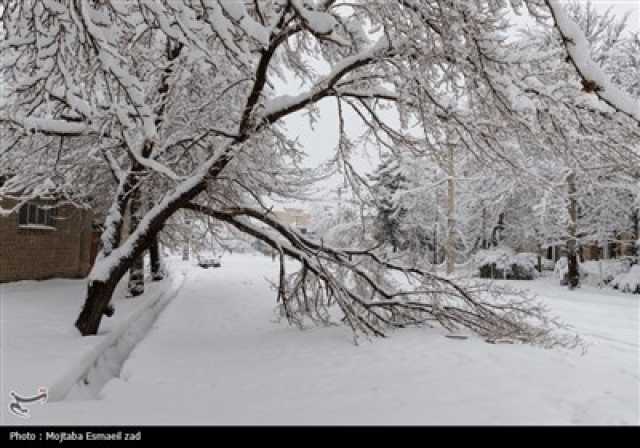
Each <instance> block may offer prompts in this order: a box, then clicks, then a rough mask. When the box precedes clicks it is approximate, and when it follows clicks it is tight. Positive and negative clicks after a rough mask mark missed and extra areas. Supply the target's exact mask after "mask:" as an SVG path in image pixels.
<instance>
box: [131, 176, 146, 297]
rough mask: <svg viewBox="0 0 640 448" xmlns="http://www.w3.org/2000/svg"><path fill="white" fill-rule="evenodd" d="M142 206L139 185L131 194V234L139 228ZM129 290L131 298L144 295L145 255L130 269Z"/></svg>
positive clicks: (136, 259)
mask: <svg viewBox="0 0 640 448" xmlns="http://www.w3.org/2000/svg"><path fill="white" fill-rule="evenodd" d="M141 205H142V204H141V193H140V185H139V184H138V187H137V188H135V189H134V190H133V191H132V192H131V199H130V201H129V206H130V214H129V223H130V224H129V233H132V232H133V231H135V229H137V228H138V224H139V223H140V211H141ZM127 289H128V296H129V297H136V296H139V295H141V294H143V293H144V254H141V255H139V256H138V257H136V258H135V259H134V260H133V263H132V264H131V267H130V268H129V284H128V286H127Z"/></svg>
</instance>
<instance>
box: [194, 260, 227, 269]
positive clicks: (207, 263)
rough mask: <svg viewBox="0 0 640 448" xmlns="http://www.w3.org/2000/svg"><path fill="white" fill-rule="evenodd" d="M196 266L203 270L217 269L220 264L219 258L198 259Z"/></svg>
mask: <svg viewBox="0 0 640 448" xmlns="http://www.w3.org/2000/svg"><path fill="white" fill-rule="evenodd" d="M198 266H200V267H201V268H203V269H209V268H219V267H220V266H222V263H221V262H220V257H209V258H198Z"/></svg>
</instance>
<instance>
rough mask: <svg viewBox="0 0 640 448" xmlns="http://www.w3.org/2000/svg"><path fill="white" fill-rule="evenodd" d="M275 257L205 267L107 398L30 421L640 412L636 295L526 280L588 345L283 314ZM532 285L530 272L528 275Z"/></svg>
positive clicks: (573, 418) (527, 417) (338, 419)
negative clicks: (303, 322)
mask: <svg viewBox="0 0 640 448" xmlns="http://www.w3.org/2000/svg"><path fill="white" fill-rule="evenodd" d="M275 268H276V266H275V264H274V263H272V261H271V259H270V258H264V257H261V256H252V255H238V256H233V257H226V258H225V259H224V260H223V267H222V268H221V269H214V270H202V269H198V268H194V269H192V270H191V272H190V274H189V275H190V278H189V279H188V280H187V284H186V285H185V286H184V287H183V289H182V290H181V292H180V294H179V295H178V297H177V298H176V299H175V300H173V301H172V302H171V303H170V304H169V306H168V307H167V309H166V310H165V311H164V313H163V314H162V315H161V316H160V318H159V320H158V321H157V322H156V324H155V328H154V329H152V330H151V333H150V334H149V335H148V337H147V339H146V340H144V341H143V342H142V343H141V344H140V345H139V346H138V347H137V348H136V349H135V350H134V352H133V354H132V356H131V357H130V359H129V360H128V361H127V362H126V364H125V365H124V368H123V374H122V378H121V379H116V380H112V381H111V382H110V383H109V384H107V386H106V387H105V389H104V390H103V391H102V399H100V400H94V401H73V402H62V403H50V404H47V405H46V406H43V407H41V408H40V407H39V408H38V409H34V411H33V414H34V416H33V418H32V419H31V420H30V421H28V422H27V423H33V424H52V423H53V424H65V423H66V424H68V423H74V424H82V423H87V424H91V423H94V424H95V423H97V424H639V423H640V420H639V415H640V409H639V403H640V390H639V383H640V373H639V372H640V366H639V354H638V353H639V346H638V320H639V319H638V304H639V302H640V301H639V300H638V298H637V297H636V296H631V295H623V294H618V293H615V292H608V293H602V292H601V291H599V290H595V289H587V288H585V289H583V290H581V291H579V292H577V293H569V292H568V291H566V290H564V289H562V288H560V287H555V286H552V285H551V283H550V281H549V280H540V281H535V282H531V283H529V284H530V285H532V287H533V289H535V290H537V291H538V292H540V293H544V295H545V296H546V297H548V301H549V302H550V304H551V305H552V307H553V309H554V310H555V311H556V312H557V313H558V314H560V315H561V316H562V317H563V318H565V320H567V321H568V322H569V323H571V324H573V325H575V326H576V328H577V329H578V330H579V332H580V333H581V334H583V335H584V338H585V339H586V340H587V342H588V343H589V344H590V349H589V351H588V352H587V354H586V355H584V356H583V355H582V354H581V353H580V352H579V351H573V352H567V351H564V350H544V349H539V348H534V347H528V346H515V345H491V344H486V343H484V342H482V341H481V340H478V339H469V340H452V339H448V338H445V337H443V334H444V333H443V332H442V331H441V330H439V329H425V328H423V329H405V330H400V331H397V332H394V333H393V334H392V335H391V337H390V338H387V339H376V340H374V341H372V342H367V341H362V343H361V344H360V345H359V346H355V345H354V344H353V343H352V339H351V336H350V333H349V331H348V330H347V329H346V328H312V329H309V330H307V331H303V332H300V331H299V330H297V329H295V328H291V327H289V326H288V325H287V324H286V323H284V322H281V323H277V322H275V321H274V318H275V316H274V313H273V306H274V299H275V295H274V293H273V291H271V290H269V288H268V284H267V282H266V280H265V277H270V278H272V277H274V275H275V273H276V272H275ZM518 285H521V284H518Z"/></svg>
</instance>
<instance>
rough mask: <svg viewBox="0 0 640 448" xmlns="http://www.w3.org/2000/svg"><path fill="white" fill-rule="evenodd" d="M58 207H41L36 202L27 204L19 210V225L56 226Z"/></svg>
mask: <svg viewBox="0 0 640 448" xmlns="http://www.w3.org/2000/svg"><path fill="white" fill-rule="evenodd" d="M55 220H56V209H55V208H48V207H46V208H45V207H41V206H38V205H36V204H25V205H23V206H22V207H20V211H19V212H18V225H19V226H41V227H55V226H56V222H55Z"/></svg>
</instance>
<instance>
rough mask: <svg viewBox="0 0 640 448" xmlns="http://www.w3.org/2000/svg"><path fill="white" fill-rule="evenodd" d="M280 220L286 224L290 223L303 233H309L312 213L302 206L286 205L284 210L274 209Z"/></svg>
mask: <svg viewBox="0 0 640 448" xmlns="http://www.w3.org/2000/svg"><path fill="white" fill-rule="evenodd" d="M273 214H274V215H276V217H277V218H278V220H279V221H280V222H282V223H284V224H288V225H290V226H292V227H294V228H296V229H297V230H299V231H300V232H301V233H307V232H308V231H309V226H310V225H311V214H310V213H309V212H308V211H306V210H305V209H302V208H290V207H285V208H284V209H283V210H274V211H273Z"/></svg>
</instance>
